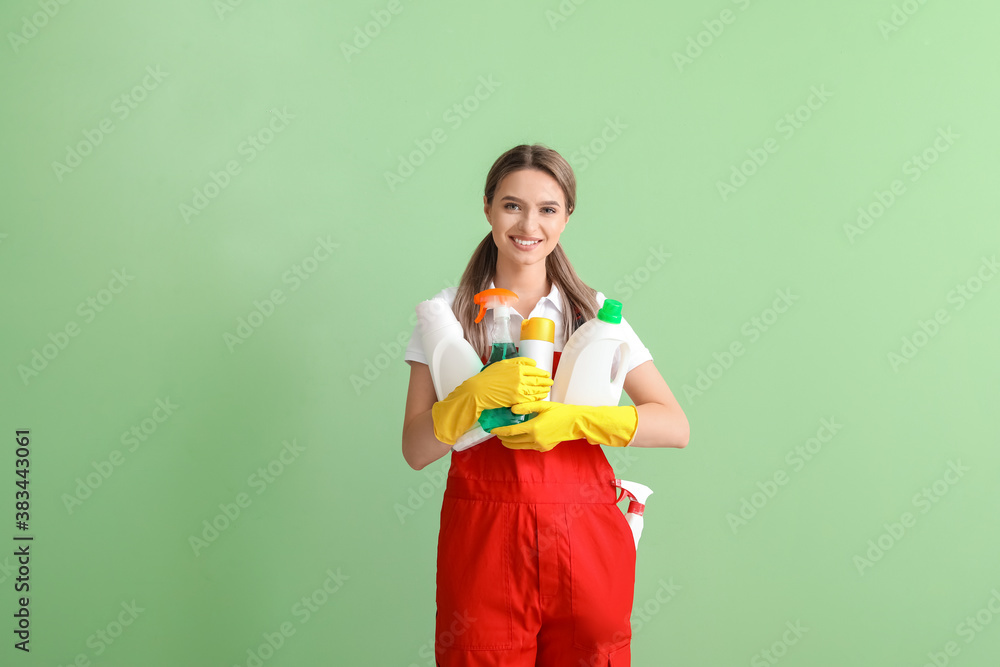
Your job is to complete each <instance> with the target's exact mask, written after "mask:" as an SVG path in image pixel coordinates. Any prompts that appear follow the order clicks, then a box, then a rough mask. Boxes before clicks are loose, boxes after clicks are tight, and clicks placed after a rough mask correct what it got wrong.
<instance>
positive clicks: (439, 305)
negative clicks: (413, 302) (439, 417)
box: [417, 298, 483, 401]
mask: <svg viewBox="0 0 1000 667" xmlns="http://www.w3.org/2000/svg"><path fill="white" fill-rule="evenodd" d="M417 326H419V327H420V342H421V343H423V347H424V356H426V357H427V367H428V368H429V369H430V372H431V380H432V381H433V382H434V393H436V394H437V398H438V400H439V401H441V400H444V399H445V398H447V396H448V394H450V393H451V392H453V391H454V390H455V387H457V386H458V385H460V384H462V383H463V382H465V381H466V380H468V379H469V378H470V377H472V376H473V375H475V374H476V373H478V372H479V371H481V370H483V364H482V362H481V361H480V360H479V355H478V354H476V351H475V349H473V347H472V345H471V344H470V343H469V341H467V340H465V333H464V332H463V331H462V324H461V323H460V322H459V321H458V318H456V317H455V313H454V312H452V310H451V307H450V306H449V305H448V302H447V301H445V300H444V299H440V298H435V299H429V300H427V301H422V302H420V303H419V304H417Z"/></svg>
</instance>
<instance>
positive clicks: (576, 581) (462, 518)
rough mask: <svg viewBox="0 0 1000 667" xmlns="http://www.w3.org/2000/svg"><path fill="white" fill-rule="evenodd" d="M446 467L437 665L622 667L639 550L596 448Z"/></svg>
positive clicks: (464, 455)
mask: <svg viewBox="0 0 1000 667" xmlns="http://www.w3.org/2000/svg"><path fill="white" fill-rule="evenodd" d="M554 356H555V358H554V359H553V361H552V372H553V375H554V374H555V371H556V368H557V367H558V364H559V356H560V353H559V352H556V353H555V355H554ZM451 456H452V459H451V468H450V470H449V472H448V484H447V487H446V488H445V492H444V500H443V502H442V505H441V532H440V535H439V537H438V554H437V620H436V628H435V656H436V659H437V665H438V666H439V667H455V666H458V665H462V666H475V667H487V666H489V667H500V666H502V667H514V666H516V667H536V666H537V667H604V666H605V665H613V666H615V667H620V666H621V665H625V666H628V665H629V664H630V660H631V653H630V647H629V642H630V640H631V637H632V631H631V626H630V623H629V617H630V616H631V614H632V598H633V589H634V585H635V543H634V542H633V539H632V531H631V529H630V528H629V525H628V522H627V521H626V520H625V516H624V515H623V514H622V512H621V510H619V509H618V506H617V504H616V502H615V499H616V497H617V495H618V493H617V489H616V488H615V486H614V485H613V481H614V478H615V474H614V472H613V470H612V468H611V465H610V464H609V463H608V460H607V458H606V457H605V456H604V451H603V450H602V448H601V446H600V445H591V444H590V443H588V442H587V441H586V440H571V441H567V442H562V443H560V444H559V445H556V447H555V448H553V449H552V450H550V451H548V452H537V451H534V450H513V449H508V448H506V447H504V446H503V443H501V442H500V440H499V439H498V438H496V437H493V438H490V439H489V440H486V441H485V442H482V443H480V444H478V445H476V446H474V447H470V448H469V449H466V450H463V451H460V452H453V453H452V455H451Z"/></svg>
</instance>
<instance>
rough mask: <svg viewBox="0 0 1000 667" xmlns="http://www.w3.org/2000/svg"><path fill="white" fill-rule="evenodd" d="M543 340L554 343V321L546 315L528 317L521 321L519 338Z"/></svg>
mask: <svg viewBox="0 0 1000 667" xmlns="http://www.w3.org/2000/svg"><path fill="white" fill-rule="evenodd" d="M525 339H527V340H544V341H548V342H549V343H554V342H555V340H556V323H555V322H553V321H552V320H550V319H549V318H547V317H529V318H528V319H526V320H523V321H522V322H521V340H525Z"/></svg>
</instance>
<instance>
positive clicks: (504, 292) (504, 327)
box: [473, 287, 528, 432]
mask: <svg viewBox="0 0 1000 667" xmlns="http://www.w3.org/2000/svg"><path fill="white" fill-rule="evenodd" d="M473 301H474V302H475V303H477V304H479V314H478V315H477V316H476V323H477V324H478V323H479V322H482V320H483V317H484V316H485V315H486V311H487V310H492V311H493V321H492V323H491V325H490V328H489V331H488V332H487V334H488V336H489V339H490V358H489V359H488V360H487V361H486V366H489V365H490V364H493V363H496V362H498V361H502V360H504V359H510V358H512V357H516V356H517V348H516V347H515V346H514V340H513V339H512V338H511V335H510V308H511V306H513V305H514V304H515V303H517V294H515V293H514V292H511V291H510V290H508V289H502V288H499V287H495V288H493V289H488V290H485V291H482V292H480V293H479V294H476V296H475V297H473ZM484 368H485V366H484ZM527 418H528V415H518V414H514V413H513V412H511V410H510V408H494V409H491V410H483V411H482V413H481V414H480V415H479V425H480V426H482V428H483V430H484V431H486V432H490V431H491V430H493V429H495V428H499V427H500V426H510V425H512V424H520V423H521V422H523V421H525V420H526V419H527Z"/></svg>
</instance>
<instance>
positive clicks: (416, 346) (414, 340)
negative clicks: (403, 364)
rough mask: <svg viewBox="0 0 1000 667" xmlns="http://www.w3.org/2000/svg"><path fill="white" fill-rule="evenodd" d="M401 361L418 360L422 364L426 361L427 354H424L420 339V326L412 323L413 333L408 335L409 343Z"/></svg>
mask: <svg viewBox="0 0 1000 667" xmlns="http://www.w3.org/2000/svg"><path fill="white" fill-rule="evenodd" d="M403 361H419V362H420V363H422V364H426V363H427V355H425V354H424V345H423V342H422V341H421V340H420V327H419V326H417V325H414V327H413V335H411V336H410V344H409V345H407V346H406V353H405V354H404V355H403Z"/></svg>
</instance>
